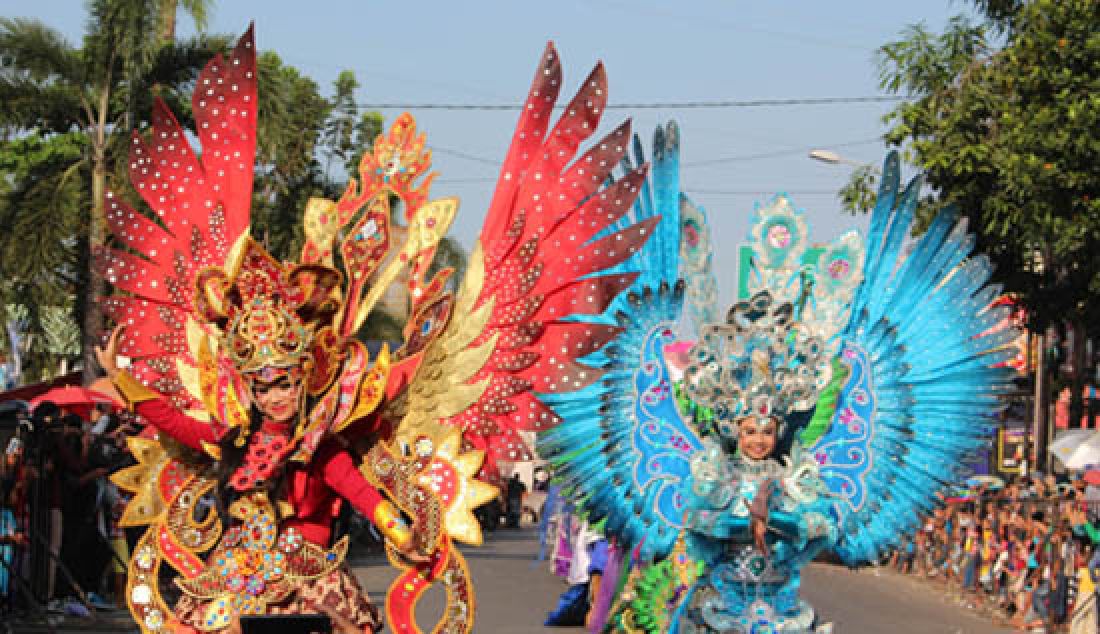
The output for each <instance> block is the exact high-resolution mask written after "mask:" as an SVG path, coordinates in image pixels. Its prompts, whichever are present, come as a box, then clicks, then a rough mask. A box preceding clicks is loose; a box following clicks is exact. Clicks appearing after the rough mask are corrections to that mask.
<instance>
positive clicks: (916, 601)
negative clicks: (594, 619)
mask: <svg viewBox="0 0 1100 634" xmlns="http://www.w3.org/2000/svg"><path fill="white" fill-rule="evenodd" d="M462 550H463V553H464V554H465V555H466V559H467V561H468V562H469V564H470V573H471V575H472V576H473V578H474V582H475V588H476V589H477V599H478V606H477V620H476V621H475V627H474V630H475V631H476V632H481V633H488V634H497V633H500V634H536V633H538V634H542V633H545V632H560V633H563V634H564V633H565V632H581V631H583V630H581V629H580V628H547V627H543V626H542V622H543V619H544V618H545V617H546V613H547V611H549V610H550V609H551V608H552V607H553V606H554V605H555V604H556V603H557V598H558V595H559V594H560V593H561V592H562V591H563V590H564V589H565V585H564V582H562V581H560V580H559V579H557V578H556V577H554V576H553V575H551V574H550V573H549V571H548V569H547V567H546V564H545V563H544V564H539V565H537V566H533V565H532V561H533V559H534V554H535V552H536V551H537V545H536V541H535V533H534V531H533V530H531V529H524V530H521V531H508V530H503V529H502V530H499V531H497V532H496V533H495V534H494V535H492V536H490V537H489V538H488V540H487V543H486V544H485V545H484V546H482V547H480V548H470V547H465V548H463V549H462ZM355 571H356V572H357V573H358V575H359V578H360V580H361V581H362V582H363V586H364V587H365V588H367V589H368V590H369V591H370V594H371V597H372V598H373V599H374V601H375V603H376V604H377V605H379V606H380V605H382V603H383V601H384V600H385V589H386V588H387V587H388V586H389V583H390V580H392V579H393V576H394V575H393V572H392V570H391V569H390V568H388V567H387V566H386V565H385V564H382V563H381V562H379V563H377V564H374V563H372V564H370V565H366V566H357V567H356V568H355ZM803 587H804V589H805V591H804V594H805V596H806V598H807V599H809V601H810V602H811V603H813V604H814V606H815V607H816V608H817V610H818V613H819V614H820V615H821V616H822V617H823V618H824V619H825V620H827V621H832V622H833V623H834V624H835V626H836V627H835V632H836V634H867V633H879V632H885V633H888V634H1002V633H1008V632H1011V631H1012V630H1006V629H1003V628H998V627H994V626H993V625H992V624H991V623H990V622H989V620H988V619H986V618H984V617H981V616H978V615H975V614H972V613H971V612H970V611H968V610H967V609H965V608H963V607H960V606H958V605H957V604H956V603H955V602H954V601H953V600H951V599H950V598H949V597H946V596H944V595H943V594H942V593H937V591H936V589H935V588H934V587H932V586H930V585H927V584H924V583H920V582H917V581H916V580H914V579H911V578H908V577H902V576H898V575H895V574H893V573H890V572H886V571H881V572H877V571H875V570H862V571H858V572H852V571H849V570H848V569H846V568H843V567H839V566H831V565H826V564H814V565H813V566H811V567H810V569H809V570H808V571H806V573H805V574H804V575H803ZM441 610H442V592H441V591H437V590H433V594H432V595H429V596H426V597H425V598H424V600H423V601H421V603H420V605H419V606H418V612H417V616H418V619H419V621H420V625H421V628H423V629H424V630H425V631H430V628H431V625H432V624H433V623H434V618H436V617H437V616H438V615H439V613H440V611H441Z"/></svg>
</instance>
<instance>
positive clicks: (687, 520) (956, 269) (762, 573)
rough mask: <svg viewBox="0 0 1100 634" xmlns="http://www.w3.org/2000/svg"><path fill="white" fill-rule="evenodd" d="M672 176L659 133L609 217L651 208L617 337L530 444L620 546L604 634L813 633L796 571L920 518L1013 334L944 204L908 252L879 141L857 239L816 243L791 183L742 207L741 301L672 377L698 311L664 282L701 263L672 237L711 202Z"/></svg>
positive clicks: (641, 214)
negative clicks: (589, 378) (649, 230)
mask: <svg viewBox="0 0 1100 634" xmlns="http://www.w3.org/2000/svg"><path fill="white" fill-rule="evenodd" d="M639 145H640V144H638V143H637V141H636V140H635V154H636V155H638V156H640V152H639V151H638V146H639ZM678 172H679V139H678V133H677V131H676V128H675V126H674V125H669V126H668V127H667V128H664V129H659V130H658V134H657V137H656V140H655V144H654V155H653V161H652V166H651V172H650V176H649V179H648V182H647V183H646V184H645V186H644V187H643V191H642V193H641V195H640V196H639V198H638V202H637V203H636V206H635V209H634V214H632V216H631V217H630V218H627V219H624V220H623V222H634V221H637V220H640V219H644V218H646V217H652V216H656V215H660V216H661V220H660V222H659V223H658V225H657V227H656V229H655V232H654V235H653V237H652V239H651V241H650V243H649V244H648V245H647V247H646V250H645V251H644V252H643V253H642V254H640V255H641V257H640V258H636V259H634V260H632V261H630V262H627V263H626V265H624V270H626V269H630V268H633V270H634V271H640V273H639V276H638V278H637V280H636V281H635V284H634V287H633V288H632V291H631V292H630V293H628V294H626V295H623V296H620V297H619V298H618V299H617V300H616V301H615V303H613V304H612V305H611V307H610V308H609V309H608V311H607V312H606V313H605V315H604V318H605V319H606V320H607V321H608V322H609V323H614V324H616V325H618V326H619V327H620V328H621V331H620V332H619V334H618V335H617V337H616V339H615V340H614V341H613V342H612V343H611V344H609V345H608V346H606V347H605V348H603V349H602V350H600V351H599V352H598V353H594V354H592V355H590V356H589V357H588V358H586V359H585V362H586V363H587V364H589V365H592V366H599V367H605V368H610V369H609V370H608V371H607V373H606V374H605V375H604V379H603V380H602V381H601V382H598V383H595V384H593V385H591V386H589V387H587V388H585V389H584V390H581V391H579V392H572V393H568V394H555V395H541V396H540V398H542V399H543V400H544V402H547V403H549V404H551V405H552V406H553V407H554V409H555V411H556V413H557V414H558V415H560V416H561V417H562V419H563V420H564V422H563V423H562V424H561V425H559V426H557V427H555V428H553V429H551V430H549V431H547V432H544V433H542V434H541V435H540V443H539V447H540V452H541V453H542V454H543V455H544V456H545V457H547V458H548V459H550V460H551V461H552V462H553V463H554V464H555V466H556V468H557V472H558V474H559V476H560V477H561V479H562V481H563V483H564V486H565V487H566V488H567V489H568V490H570V491H571V492H572V495H573V496H574V498H575V499H576V501H577V503H578V505H579V508H580V509H582V510H583V511H584V512H585V513H586V514H587V516H588V519H589V521H590V522H600V521H603V522H604V530H605V533H606V534H607V535H608V536H609V537H613V538H614V539H617V540H618V541H619V542H620V545H621V546H622V547H623V548H624V550H627V551H633V552H634V553H635V559H636V561H637V565H636V566H635V567H634V569H633V570H632V571H631V573H630V576H629V581H628V582H627V584H626V586H625V587H624V589H623V591H622V593H621V594H620V596H619V598H618V601H617V604H616V607H615V609H614V612H613V614H612V615H611V618H610V619H609V621H608V625H607V629H608V630H609V631H627V632H647V633H648V632H653V633H655V632H683V633H688V632H707V633H710V632H729V633H735V634H750V633H752V634H758V633H769V632H775V633H784V634H795V633H804V632H828V631H831V626H830V625H821V624H819V623H817V622H816V620H817V619H816V618H815V614H814V611H813V609H812V608H811V607H810V606H809V605H808V604H807V603H806V602H804V601H802V600H801V599H800V598H799V586H800V571H801V569H802V568H803V567H804V566H805V565H806V564H807V563H808V562H810V561H811V560H812V559H813V558H814V557H815V556H816V555H817V554H818V553H820V552H821V551H823V550H826V549H829V550H832V551H834V552H835V553H836V554H837V555H838V556H839V557H840V558H841V560H843V561H844V562H845V563H847V564H849V565H859V564H862V563H866V562H869V561H874V560H875V559H876V558H878V557H879V556H880V555H881V554H882V553H883V552H884V551H886V550H887V549H889V548H891V547H893V546H895V545H896V544H897V543H898V539H899V538H900V536H902V535H904V534H907V533H909V532H911V531H912V530H913V529H915V528H916V526H917V521H918V517H919V515H920V514H921V513H924V512H928V511H930V510H931V509H932V508H933V507H934V505H935V504H936V496H935V494H936V492H937V491H939V490H942V489H943V488H944V487H946V486H948V485H949V484H951V483H952V482H953V481H954V480H955V479H956V477H958V475H959V474H960V473H961V470H960V465H961V463H962V461H963V459H964V458H965V456H966V455H967V454H968V453H970V452H972V451H973V450H975V449H977V448H978V447H979V446H980V445H981V444H982V443H983V442H984V440H985V439H986V438H988V433H989V423H990V419H989V416H990V415H992V414H994V413H995V412H996V410H997V409H998V407H999V399H998V394H999V393H1000V392H1002V391H1003V390H1004V389H1006V388H1007V386H1008V384H1009V380H1010V374H1009V370H1007V369H1004V368H1001V367H999V366H1000V365H1001V364H1002V362H1004V361H1005V360H1007V359H1008V358H1009V357H1010V356H1011V354H1012V353H1011V351H1009V350H1007V349H1006V348H1005V346H1006V344H1007V343H1008V342H1009V341H1011V339H1013V338H1014V337H1015V333H1013V332H1009V331H998V330H997V329H996V327H997V326H998V324H1001V323H1002V321H1003V319H1004V317H1005V315H1004V309H1001V308H995V307H991V303H992V301H993V300H994V299H995V298H996V297H997V296H998V295H999V293H1000V289H999V287H998V286H996V285H990V284H988V281H989V276H990V271H991V267H990V264H989V262H988V260H987V259H986V258H985V257H984V256H981V255H975V254H972V253H971V251H972V249H973V244H974V241H973V237H972V236H970V235H969V234H968V233H967V231H966V226H965V223H964V222H959V221H958V217H957V214H956V213H955V212H954V211H952V210H950V209H948V210H945V211H944V212H942V213H941V214H939V216H937V217H936V218H935V220H934V221H933V222H932V223H931V225H930V226H929V228H928V230H927V231H926V232H925V233H924V235H923V236H921V238H920V239H919V240H917V241H916V242H915V244H914V245H913V247H912V249H910V250H908V252H907V253H905V252H903V249H902V247H903V244H905V242H906V238H907V236H909V235H910V230H911V227H912V223H913V220H914V212H915V209H916V205H917V193H918V190H919V181H914V182H912V183H910V184H909V186H908V187H907V188H906V189H905V190H904V191H901V190H900V188H899V169H898V159H897V156H896V154H891V155H890V156H889V157H888V158H887V160H886V162H885V165H884V168H883V178H882V186H881V188H880V191H879V196H878V204H877V206H876V208H875V210H874V213H873V215H872V218H871V228H870V231H869V235H868V236H867V238H866V240H865V241H864V240H863V239H861V238H860V237H859V235H858V234H856V233H855V232H852V233H849V234H846V235H844V236H842V237H841V238H839V239H837V240H835V241H834V242H833V243H831V244H829V245H827V246H826V247H824V248H819V249H811V248H810V242H809V231H808V228H807V226H806V223H805V220H804V217H803V215H802V213H801V212H800V211H797V210H796V209H795V208H794V206H793V205H792V204H791V202H790V200H789V199H788V198H787V197H786V196H785V195H779V196H777V197H776V198H775V199H773V200H772V201H771V202H770V203H769V204H767V205H765V206H763V207H760V208H758V209H757V215H756V218H755V222H754V225H753V228H752V232H751V235H750V238H749V245H750V246H751V248H752V268H751V270H750V271H749V275H748V282H747V287H748V291H749V292H748V299H746V300H744V301H740V302H738V303H737V304H735V305H734V306H733V307H732V308H731V309H730V310H729V312H728V314H727V315H726V316H725V318H724V319H722V320H720V321H719V322H718V323H701V324H697V329H698V333H699V338H698V340H697V341H696V342H695V343H694V345H693V346H692V347H691V349H690V352H689V360H688V363H687V366H686V368H684V370H683V376H682V378H679V380H678V379H677V377H675V376H674V372H675V368H674V367H673V366H672V365H671V364H670V363H669V359H667V358H666V355H665V349H666V346H669V344H673V343H674V342H676V339H677V331H678V329H680V328H681V327H682V326H683V324H682V321H683V317H684V315H685V313H687V314H690V315H708V314H709V313H710V311H707V310H704V309H701V307H699V306H693V307H691V308H690V309H685V305H684V304H685V292H684V289H685V283H684V282H683V281H682V280H679V279H678V277H679V276H680V275H683V274H685V273H690V274H695V275H698V274H701V273H700V271H702V274H708V275H709V270H704V269H706V268H707V267H703V268H700V266H699V264H700V262H704V261H705V260H706V257H705V256H706V254H705V253H702V254H701V253H698V248H697V247H698V245H692V246H693V249H694V250H693V249H692V248H683V249H682V248H681V247H682V245H681V236H682V232H681V228H682V227H687V226H688V225H690V224H691V222H694V223H695V224H696V227H695V228H696V229H698V226H697V225H698V223H699V218H703V219H704V220H703V222H704V224H705V215H704V214H702V213H701V210H699V209H698V208H697V207H696V206H695V205H693V204H692V203H691V201H690V200H688V199H687V198H686V196H684V195H683V194H682V193H681V191H680V187H679V173H678ZM682 212H683V214H682ZM689 214H690V215H689ZM685 219H688V220H691V222H685ZM692 253H694V255H692V257H691V258H688V257H686V256H687V255H689V254H692ZM681 254H684V257H681ZM689 295H691V296H693V297H696V298H698V297H702V296H706V293H698V292H696V293H690V294H689ZM704 308H705V307H704Z"/></svg>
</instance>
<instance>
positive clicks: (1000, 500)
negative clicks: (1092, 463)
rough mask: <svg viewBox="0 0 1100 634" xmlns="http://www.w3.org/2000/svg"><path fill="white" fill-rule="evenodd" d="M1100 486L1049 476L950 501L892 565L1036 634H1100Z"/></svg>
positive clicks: (906, 542) (899, 551) (905, 542)
mask: <svg viewBox="0 0 1100 634" xmlns="http://www.w3.org/2000/svg"><path fill="white" fill-rule="evenodd" d="M1098 514H1100V487H1097V486H1093V485H1090V484H1089V483H1088V482H1086V480H1084V479H1073V480H1070V481H1065V482H1062V483H1058V482H1057V481H1056V480H1055V478H1053V477H1050V476H1047V477H1043V476H1042V475H1041V474H1035V475H1033V476H1032V477H1029V478H1024V479H1020V480H1018V481H1015V482H1010V483H1009V484H1008V485H1007V486H1003V487H998V488H997V489H996V490H994V489H992V488H990V487H988V486H980V487H978V488H976V489H974V490H971V491H970V492H969V493H968V494H965V495H961V496H959V497H955V498H946V497H945V498H944V504H943V505H942V506H941V507H940V508H938V509H936V510H935V511H934V512H933V513H932V514H930V515H928V516H926V517H924V518H923V522H922V525H921V529H920V530H919V531H918V532H917V533H916V534H914V535H910V536H907V537H906V538H905V539H904V540H903V542H902V543H901V546H900V547H899V548H898V549H897V550H896V551H894V552H893V553H892V554H891V556H890V557H889V565H890V566H892V567H893V568H894V569H896V570H898V571H899V572H902V573H906V574H911V575H917V576H920V577H923V578H927V579H933V580H936V581H937V582H939V583H943V584H946V585H947V586H948V587H949V588H951V589H952V590H954V591H956V592H958V593H959V596H960V598H961V599H962V600H963V601H964V602H965V603H966V604H967V605H968V606H969V607H972V608H976V609H980V610H983V611H986V612H987V613H989V614H990V615H991V616H992V617H993V618H995V619H997V620H999V621H1002V622H1004V623H1005V624H1008V625H1010V626H1011V627H1014V628H1016V629H1017V630H1018V631H1028V632H1071V633H1072V634H1078V633H1080V634H1085V633H1088V634H1092V633H1095V632H1097V609H1096V601H1097V597H1096V583H1097V581H1098V580H1100V551H1098V550H1097V549H1096V547H1095V544H1096V542H1097V541H1098V540H1100V530H1097V528H1096V526H1095V523H1096V521H1097V519H1098V517H1100V515H1098Z"/></svg>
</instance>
